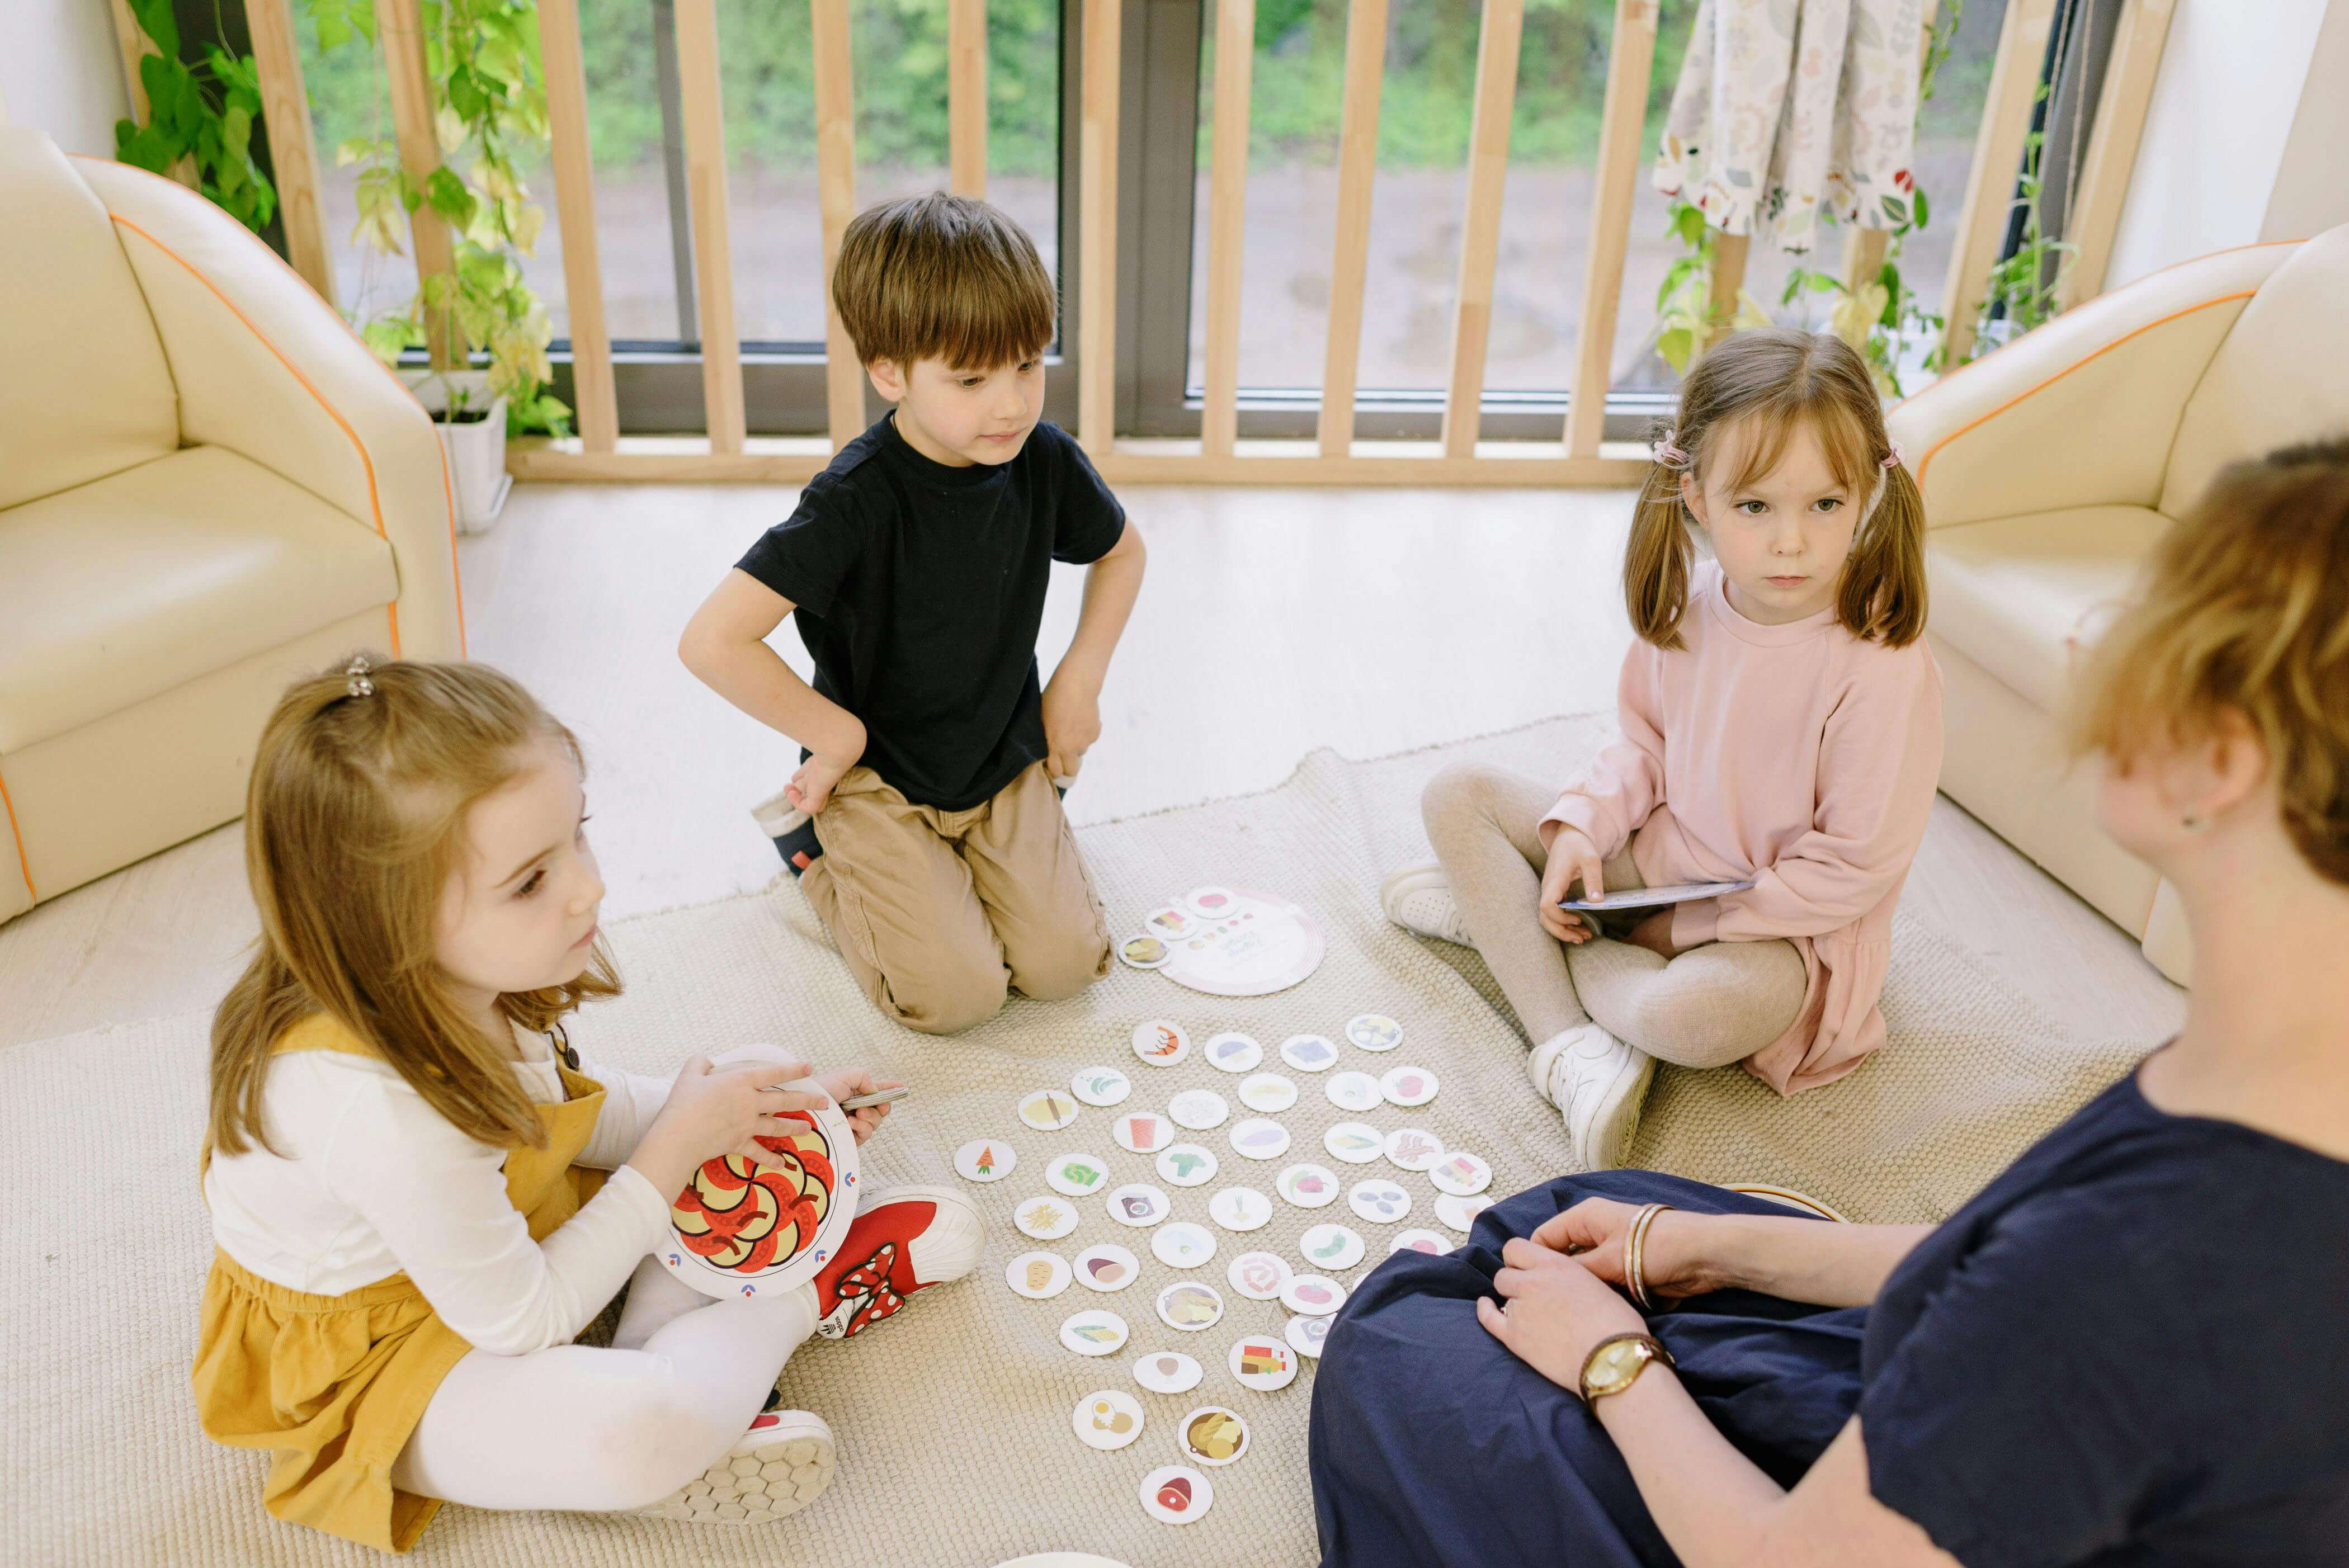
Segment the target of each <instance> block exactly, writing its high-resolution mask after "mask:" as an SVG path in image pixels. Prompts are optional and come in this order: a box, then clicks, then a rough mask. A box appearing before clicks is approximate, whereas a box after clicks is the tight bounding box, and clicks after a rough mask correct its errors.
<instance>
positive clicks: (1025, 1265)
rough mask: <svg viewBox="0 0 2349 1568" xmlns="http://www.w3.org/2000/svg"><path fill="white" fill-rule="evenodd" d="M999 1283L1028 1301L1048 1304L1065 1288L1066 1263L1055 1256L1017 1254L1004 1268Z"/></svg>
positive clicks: (1067, 1272) (1066, 1279)
mask: <svg viewBox="0 0 2349 1568" xmlns="http://www.w3.org/2000/svg"><path fill="white" fill-rule="evenodd" d="M1003 1283H1004V1284H1008V1285H1009V1286H1010V1287H1011V1288H1012V1291H1013V1292H1014V1293H1015V1294H1017V1295H1024V1296H1026V1297H1027V1298H1028V1299H1029V1300H1030V1301H1049V1300H1050V1299H1051V1298H1052V1297H1054V1296H1056V1295H1060V1294H1061V1292H1062V1291H1064V1290H1066V1289H1068V1288H1069V1260H1068V1259H1066V1258H1064V1257H1062V1256H1061V1254H1060V1253H1020V1254H1019V1256H1018V1257H1016V1258H1013V1259H1012V1260H1011V1261H1010V1262H1009V1264H1005V1265H1004V1269H1003Z"/></svg>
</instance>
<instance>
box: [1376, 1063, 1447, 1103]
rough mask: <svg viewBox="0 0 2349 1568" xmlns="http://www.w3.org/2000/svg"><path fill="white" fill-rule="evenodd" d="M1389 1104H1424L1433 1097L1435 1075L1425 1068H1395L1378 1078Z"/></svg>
mask: <svg viewBox="0 0 2349 1568" xmlns="http://www.w3.org/2000/svg"><path fill="white" fill-rule="evenodd" d="M1379 1092H1380V1093H1381V1094H1382V1095H1384V1096H1386V1097H1387V1103H1388V1104H1390V1105H1400V1106H1414V1105H1425V1104H1426V1103H1427V1102H1428V1101H1429V1100H1431V1099H1434V1098H1435V1075H1434V1074H1433V1073H1432V1072H1429V1071H1428V1070H1427V1069H1426V1068H1395V1069H1394V1070H1393V1071H1392V1072H1391V1073H1389V1074H1387V1076H1386V1077H1384V1078H1381V1079H1380V1080H1379Z"/></svg>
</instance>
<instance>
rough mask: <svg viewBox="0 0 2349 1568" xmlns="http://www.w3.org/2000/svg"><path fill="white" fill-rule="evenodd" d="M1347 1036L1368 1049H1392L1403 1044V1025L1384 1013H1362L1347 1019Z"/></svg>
mask: <svg viewBox="0 0 2349 1568" xmlns="http://www.w3.org/2000/svg"><path fill="white" fill-rule="evenodd" d="M1346 1037H1347V1038H1348V1039H1350V1040H1351V1041H1353V1042H1354V1044H1356V1045H1357V1046H1360V1047H1361V1048H1362V1049H1364V1050H1366V1051H1391V1050H1392V1049H1394V1048H1395V1047H1397V1046H1399V1045H1401V1044H1402V1025H1401V1024H1398V1023H1396V1022H1395V1021H1394V1020H1393V1019H1392V1018H1390V1017H1388V1016H1386V1015H1385V1014H1384V1013H1361V1014H1357V1015H1356V1016H1353V1017H1351V1018H1350V1019H1348V1020H1347V1021H1346Z"/></svg>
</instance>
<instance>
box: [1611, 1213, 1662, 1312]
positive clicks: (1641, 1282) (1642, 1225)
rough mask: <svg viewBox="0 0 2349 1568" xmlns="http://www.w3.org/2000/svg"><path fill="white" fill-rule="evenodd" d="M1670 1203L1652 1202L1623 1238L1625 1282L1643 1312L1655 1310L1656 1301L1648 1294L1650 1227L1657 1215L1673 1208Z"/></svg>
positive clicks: (1635, 1219) (1638, 1216)
mask: <svg viewBox="0 0 2349 1568" xmlns="http://www.w3.org/2000/svg"><path fill="white" fill-rule="evenodd" d="M1669 1208H1671V1204H1670V1203H1651V1204H1649V1205H1648V1206H1647V1207H1645V1208H1643V1209H1641V1210H1640V1212H1639V1213H1638V1215H1636V1216H1635V1217H1634V1218H1633V1219H1632V1221H1631V1229H1630V1233H1628V1234H1627V1235H1625V1237H1624V1238H1623V1251H1624V1268H1623V1280H1624V1284H1626V1285H1628V1286H1629V1287H1630V1293H1631V1299H1632V1301H1634V1302H1635V1303H1637V1304H1638V1305H1639V1307H1640V1311H1642V1312H1650V1311H1653V1310H1654V1308H1655V1305H1656V1304H1655V1303H1654V1302H1653V1301H1652V1300H1651V1299H1650V1298H1649V1295H1648V1272H1647V1264H1648V1227H1649V1226H1651V1225H1652V1224H1654V1223H1655V1222H1656V1216H1657V1215H1659V1214H1661V1213H1662V1212H1664V1211H1665V1210H1666V1209H1669Z"/></svg>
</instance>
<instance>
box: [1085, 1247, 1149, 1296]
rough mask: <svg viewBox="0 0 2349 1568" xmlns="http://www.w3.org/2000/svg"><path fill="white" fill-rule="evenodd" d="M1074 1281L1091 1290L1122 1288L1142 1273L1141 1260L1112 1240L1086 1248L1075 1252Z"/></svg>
mask: <svg viewBox="0 0 2349 1568" xmlns="http://www.w3.org/2000/svg"><path fill="white" fill-rule="evenodd" d="M1074 1273H1075V1274H1076V1276H1077V1283H1078V1284H1081V1285H1084V1286H1085V1287H1087V1288H1088V1289H1091V1290H1098V1291H1112V1290H1123V1289H1124V1288H1125V1287H1126V1286H1127V1285H1130V1284H1133V1282H1134V1281H1135V1279H1137V1278H1138V1277H1140V1275H1141V1274H1142V1260H1140V1259H1139V1258H1137V1257H1135V1256H1134V1255H1133V1253H1130V1252H1127V1251H1126V1250H1125V1249H1124V1248H1123V1247H1121V1246H1118V1245H1116V1244H1115V1243H1103V1244H1102V1245H1101V1246H1097V1247H1087V1248H1086V1249H1085V1250H1084V1251H1083V1252H1081V1253H1078V1254H1077V1261H1076V1264H1075V1268H1074Z"/></svg>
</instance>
